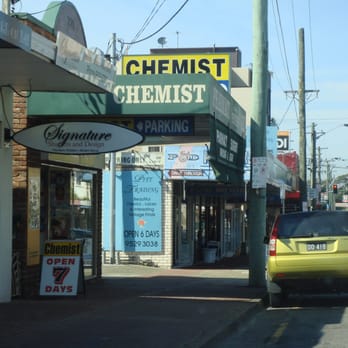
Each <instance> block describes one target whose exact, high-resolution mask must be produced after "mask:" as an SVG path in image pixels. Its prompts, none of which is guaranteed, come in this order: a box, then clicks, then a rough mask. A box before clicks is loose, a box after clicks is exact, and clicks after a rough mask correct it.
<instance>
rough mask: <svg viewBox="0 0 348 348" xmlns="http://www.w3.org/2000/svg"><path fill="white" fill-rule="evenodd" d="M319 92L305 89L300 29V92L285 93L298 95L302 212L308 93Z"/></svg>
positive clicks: (301, 33) (303, 56) (303, 207)
mask: <svg viewBox="0 0 348 348" xmlns="http://www.w3.org/2000/svg"><path fill="white" fill-rule="evenodd" d="M312 92H316V93H317V94H318V92H319V90H306V88H305V48H304V29H303V28H300V29H299V73H298V91H285V93H291V94H293V95H295V94H296V93H297V94H298V109H299V121H298V123H299V128H300V130H299V186H300V194H301V202H302V210H307V155H306V146H307V141H306V93H312Z"/></svg>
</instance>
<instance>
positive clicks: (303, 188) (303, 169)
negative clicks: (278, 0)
mask: <svg viewBox="0 0 348 348" xmlns="http://www.w3.org/2000/svg"><path fill="white" fill-rule="evenodd" d="M298 64H299V73H298V110H299V125H300V148H299V157H300V158H299V161H300V163H299V167H300V173H299V174H300V175H299V176H300V177H299V179H300V194H301V202H302V210H307V209H306V202H307V164H306V162H307V156H306V146H307V142H306V100H305V48H304V29H303V28H300V30H299V61H298Z"/></svg>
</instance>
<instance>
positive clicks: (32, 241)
mask: <svg viewBox="0 0 348 348" xmlns="http://www.w3.org/2000/svg"><path fill="white" fill-rule="evenodd" d="M40 194H41V192H40V168H31V167H29V168H28V213H27V216H28V222H27V226H28V228H27V265H28V266H32V265H38V264H40Z"/></svg>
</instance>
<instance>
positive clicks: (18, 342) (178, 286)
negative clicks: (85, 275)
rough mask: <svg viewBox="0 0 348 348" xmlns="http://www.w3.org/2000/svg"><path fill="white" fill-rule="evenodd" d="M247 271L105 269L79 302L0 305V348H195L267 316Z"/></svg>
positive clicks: (217, 267) (227, 267)
mask: <svg viewBox="0 0 348 348" xmlns="http://www.w3.org/2000/svg"><path fill="white" fill-rule="evenodd" d="M265 291H266V290H265V289H264V288H254V287H250V286H248V268H247V266H246V265H244V264H239V263H238V262H237V263H234V264H233V263H232V264H231V263H227V264H226V263H220V264H214V265H201V266H199V267H192V268H178V269H169V270H166V269H160V268H156V267H149V266H141V265H104V266H103V277H102V278H101V279H93V280H89V281H87V282H86V293H85V294H79V295H78V296H76V297H50V298H47V297H39V296H38V297H37V298H33V299H13V300H12V301H11V302H10V303H0V347H1V348H12V347H13V348H22V347H23V348H24V347H36V348H41V347H45V348H46V347H50V348H56V347H57V348H58V347H59V348H60V347H65V348H70V347H83V348H89V347H93V348H99V347H100V348H104V347H105V348H109V347H110V348H111V347H112V348H115V347H120V348H123V347H125V348H133V347H146V348H157V347H158V348H162V347H165V348H179V347H186V348H198V347H204V346H205V345H207V344H209V342H211V340H212V339H214V338H216V337H217V336H219V335H224V334H228V333H230V332H231V330H233V329H235V328H236V326H238V325H243V322H244V321H245V320H247V319H248V318H250V317H251V316H252V315H253V314H255V313H256V312H257V311H259V310H262V308H264V303H263V299H264V297H265Z"/></svg>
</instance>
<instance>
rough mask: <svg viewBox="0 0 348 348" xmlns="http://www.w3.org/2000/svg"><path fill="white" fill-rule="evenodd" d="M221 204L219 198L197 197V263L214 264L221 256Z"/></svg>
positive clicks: (195, 220) (195, 229) (195, 201)
mask: <svg viewBox="0 0 348 348" xmlns="http://www.w3.org/2000/svg"><path fill="white" fill-rule="evenodd" d="M221 204H222V203H221V199H220V198H218V197H195V200H194V245H195V258H194V261H195V263H199V262H214V261H215V260H216V258H219V257H220V255H221V254H220V243H221V236H220V231H221V211H222V209H221ZM209 249H214V251H212V250H209Z"/></svg>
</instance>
